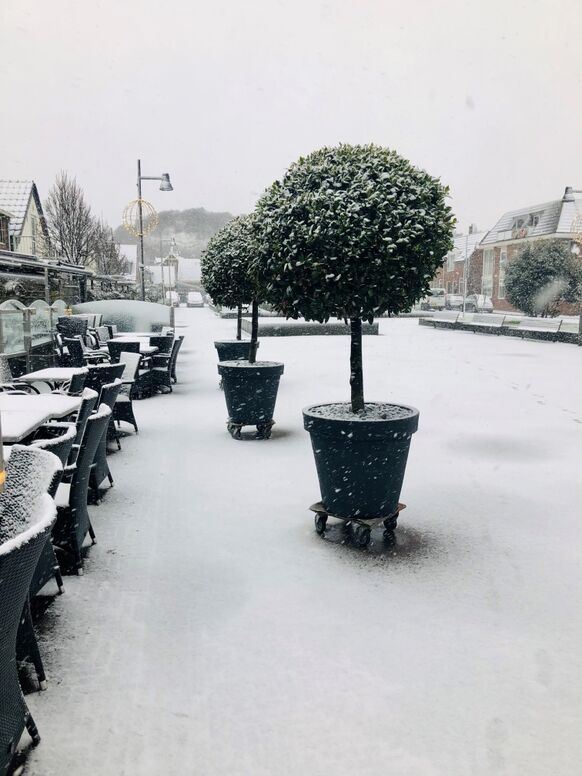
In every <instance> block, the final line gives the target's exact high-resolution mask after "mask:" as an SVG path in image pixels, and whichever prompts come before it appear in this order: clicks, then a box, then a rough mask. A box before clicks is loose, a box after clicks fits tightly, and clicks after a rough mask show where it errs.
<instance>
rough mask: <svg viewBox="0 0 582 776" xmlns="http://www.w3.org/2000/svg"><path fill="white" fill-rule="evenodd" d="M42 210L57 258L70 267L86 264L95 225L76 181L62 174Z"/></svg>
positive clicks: (57, 178)
mask: <svg viewBox="0 0 582 776" xmlns="http://www.w3.org/2000/svg"><path fill="white" fill-rule="evenodd" d="M44 210H45V216H46V221H47V227H48V231H49V238H50V242H51V244H52V247H53V250H54V251H55V253H56V255H57V256H59V257H62V258H64V259H66V261H68V262H70V263H71V264H83V263H84V262H85V261H87V259H88V257H89V255H90V253H91V246H92V242H93V240H94V233H95V224H96V222H95V219H94V218H93V215H92V214H91V208H90V207H89V205H88V204H87V202H86V201H85V195H84V193H83V189H82V188H81V187H80V186H79V184H78V183H77V179H76V178H70V177H69V176H68V174H67V173H66V172H64V171H61V172H60V173H59V174H58V175H57V177H56V180H55V182H54V184H53V186H52V188H51V189H50V191H49V194H48V197H47V199H46V202H45V205H44Z"/></svg>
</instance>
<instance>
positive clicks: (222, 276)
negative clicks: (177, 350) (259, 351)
mask: <svg viewBox="0 0 582 776" xmlns="http://www.w3.org/2000/svg"><path fill="white" fill-rule="evenodd" d="M248 219H249V217H248V216H238V217H237V218H233V219H232V220H231V221H229V222H228V223H227V224H226V225H225V226H223V227H222V229H220V231H218V232H217V233H216V234H215V235H213V236H212V237H211V238H210V240H209V241H208V245H207V247H206V250H205V251H204V253H203V254H202V261H201V269H202V285H203V286H204V288H205V290H206V292H207V293H208V294H209V295H210V297H211V298H212V301H213V302H214V303H215V304H219V305H221V306H224V307H230V308H232V307H235V308H236V310H237V320H236V339H234V340H216V341H215V343H214V346H215V348H216V350H217V352H218V360H219V361H233V360H238V359H247V360H248V357H249V348H250V346H251V343H250V340H243V338H242V308H243V305H250V304H251V303H252V301H253V293H254V284H253V283H252V282H251V278H250V275H249V267H248V255H247V254H246V253H245V252H244V250H243V252H242V253H241V248H242V247H243V246H244V243H245V240H248V239H249V233H248V230H249V223H248ZM258 346H259V343H258V342H257V347H258Z"/></svg>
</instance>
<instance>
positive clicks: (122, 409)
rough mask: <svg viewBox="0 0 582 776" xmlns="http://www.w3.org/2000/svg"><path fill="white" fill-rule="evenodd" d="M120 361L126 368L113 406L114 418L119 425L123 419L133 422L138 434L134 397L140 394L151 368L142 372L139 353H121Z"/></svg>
mask: <svg viewBox="0 0 582 776" xmlns="http://www.w3.org/2000/svg"><path fill="white" fill-rule="evenodd" d="M119 363H120V364H123V365H124V366H125V369H124V370H123V374H122V376H121V381H122V383H123V386H122V388H121V391H120V392H119V394H118V396H117V401H116V402H115V406H114V407H113V419H114V420H115V421H116V422H117V425H118V426H119V424H120V422H121V421H122V420H123V421H125V422H126V423H131V425H132V426H133V427H134V428H135V433H136V434H137V433H138V427H137V421H136V419H135V415H134V414H133V399H134V397H135V396H139V394H140V392H141V390H142V388H143V386H144V384H145V381H147V380H148V379H149V378H148V375H149V370H144V371H143V372H140V368H139V367H140V363H141V356H140V354H139V353H128V352H127V351H126V352H124V353H120V355H119Z"/></svg>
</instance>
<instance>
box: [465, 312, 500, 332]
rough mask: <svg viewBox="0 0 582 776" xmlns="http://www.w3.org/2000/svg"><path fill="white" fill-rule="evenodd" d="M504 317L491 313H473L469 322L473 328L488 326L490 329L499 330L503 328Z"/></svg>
mask: <svg viewBox="0 0 582 776" xmlns="http://www.w3.org/2000/svg"><path fill="white" fill-rule="evenodd" d="M504 320H505V315H493V314H492V313H475V315H473V318H472V320H471V323H472V324H473V325H474V326H488V327H490V328H491V329H499V328H501V327H502V326H503V321H504Z"/></svg>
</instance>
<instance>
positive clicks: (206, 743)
mask: <svg viewBox="0 0 582 776" xmlns="http://www.w3.org/2000/svg"><path fill="white" fill-rule="evenodd" d="M178 321H179V322H182V323H184V324H188V326H189V328H188V330H187V331H186V330H184V331H186V334H187V339H186V340H185V345H184V348H183V349H182V353H181V358H180V363H179V370H178V371H179V378H180V384H179V385H178V387H177V389H176V391H175V393H174V394H173V395H171V396H166V397H156V398H154V399H151V400H148V401H143V402H138V403H136V405H135V408H136V415H137V418H138V423H139V424H140V429H141V433H140V434H139V436H138V437H133V436H129V437H127V438H126V439H125V441H124V442H123V448H124V449H123V452H122V453H120V454H118V455H117V454H116V455H114V456H112V457H111V459H110V465H111V469H112V472H113V475H114V477H115V479H116V487H115V488H114V489H113V490H112V491H111V493H109V494H108V495H107V496H106V498H105V500H104V502H103V504H102V505H101V506H100V507H94V508H92V515H93V523H94V526H95V530H96V532H97V538H98V541H99V543H98V545H97V546H96V547H94V548H93V549H92V550H91V551H90V555H89V560H88V561H87V564H86V574H85V576H84V577H83V578H80V579H77V578H68V579H67V580H66V589H67V593H66V595H64V596H62V597H60V598H58V599H57V600H55V602H54V603H53V605H52V606H51V607H50V608H49V610H48V611H47V614H46V617H45V620H44V621H43V622H44V624H43V634H42V644H41V649H42V650H43V654H44V655H45V656H46V658H45V665H46V668H47V673H48V679H49V689H48V690H47V691H46V692H45V693H42V694H32V695H29V696H28V697H27V700H28V702H29V705H30V708H31V711H32V712H33V714H34V716H35V719H36V721H37V724H38V726H39V728H40V732H41V735H42V736H43V741H42V743H41V745H40V747H39V748H38V749H37V750H36V751H35V752H34V754H33V755H32V757H31V759H30V762H29V765H28V767H27V775H28V776H62V774H71V775H73V774H74V776H111V774H117V775H119V776H154V774H155V775H156V776H157V775H158V774H168V775H170V776H194V775H196V776H199V775H200V776H330V775H331V774H334V775H335V776H342V775H343V774H351V775H354V774H356V775H357V776H368V775H370V776H372V775H374V776H376V774H377V775H378V776H386V774H388V775H389V776H469V774H470V776H484V775H485V774H487V776H489V775H491V776H506V775H507V776H526V775H527V776H548V774H551V775H552V776H579V774H580V763H581V762H582V737H581V736H580V730H581V729H582V704H581V701H580V697H581V689H582V658H581V649H580V645H581V644H582V618H581V617H580V603H581V601H582V575H581V574H580V567H581V561H582V552H581V550H582V539H581V529H580V523H581V515H582V508H581V507H582V483H581V478H580V453H581V449H582V441H581V440H582V406H581V405H582V403H581V396H582V390H581V386H582V365H581V358H580V355H581V354H580V351H579V350H578V349H577V348H576V347H573V346H569V345H560V344H551V343H543V342H528V341H526V342H522V341H520V340H516V339H510V338H503V337H499V338H497V337H491V336H481V335H474V334H471V333H466V332H444V331H434V330H431V329H429V328H424V327H420V326H419V325H418V322H417V321H416V320H402V321H382V322H381V324H380V326H381V332H383V333H384V336H381V337H368V338H366V340H365V346H364V348H365V351H364V352H365V360H366V365H365V369H366V392H367V397H368V398H369V399H384V400H385V399H390V400H395V401H403V402H405V403H409V404H413V405H415V406H417V407H418V408H419V409H420V428H419V431H418V433H417V434H416V435H415V437H414V438H413V442H412V448H411V453H410V459H409V466H408V470H407V477H406V480H405V484H404V492H403V494H402V498H403V500H404V501H405V502H406V503H407V504H408V509H407V510H406V511H405V512H404V514H403V517H402V520H401V523H402V524H401V528H400V529H399V532H398V533H399V539H398V545H397V546H396V547H395V548H393V549H387V548H384V547H383V545H382V543H381V541H380V534H377V535H376V536H375V541H374V545H373V546H372V547H371V549H370V551H369V552H361V551H359V550H356V549H354V548H352V547H350V546H346V545H342V544H341V543H340V542H339V538H338V533H337V532H334V531H331V532H330V536H329V538H327V539H326V540H322V539H320V538H318V537H317V536H316V534H315V532H314V531H313V522H312V517H311V513H309V512H308V511H307V507H308V505H309V504H310V503H311V502H313V501H315V500H316V499H317V498H318V496H319V492H318V488H317V480H316V476H315V469H314V464H313V460H312V453H311V449H310V443H309V438H308V436H307V434H306V433H305V432H304V431H303V428H302V419H301V407H302V406H304V405H307V404H309V403H315V402H317V401H332V400H336V399H345V398H347V396H348V384H347V378H348V350H347V349H348V340H347V338H343V337H330V338H313V337H307V338H294V337H293V338H291V337H288V338H280V339H264V340H263V341H262V343H261V350H260V357H261V359H272V360H281V361H283V362H284V363H285V374H284V376H283V378H282V380H281V388H280V392H279V399H278V404H277V410H276V414H275V418H276V420H277V425H276V426H275V429H274V431H273V437H272V439H271V440H270V441H258V442H245V441H241V442H236V441H233V440H232V439H231V438H230V437H229V436H228V434H227V432H226V428H225V425H224V421H225V407H224V399H223V396H222V393H221V392H220V391H219V390H218V388H217V382H218V376H217V373H216V365H215V364H216V354H215V351H214V348H213V346H212V340H213V339H214V338H215V337H220V336H222V337H225V336H226V337H231V336H232V332H233V322H231V321H220V320H219V319H217V318H215V317H214V316H212V314H211V313H210V312H209V311H208V310H206V309H204V310H186V309H181V310H179V317H178Z"/></svg>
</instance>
